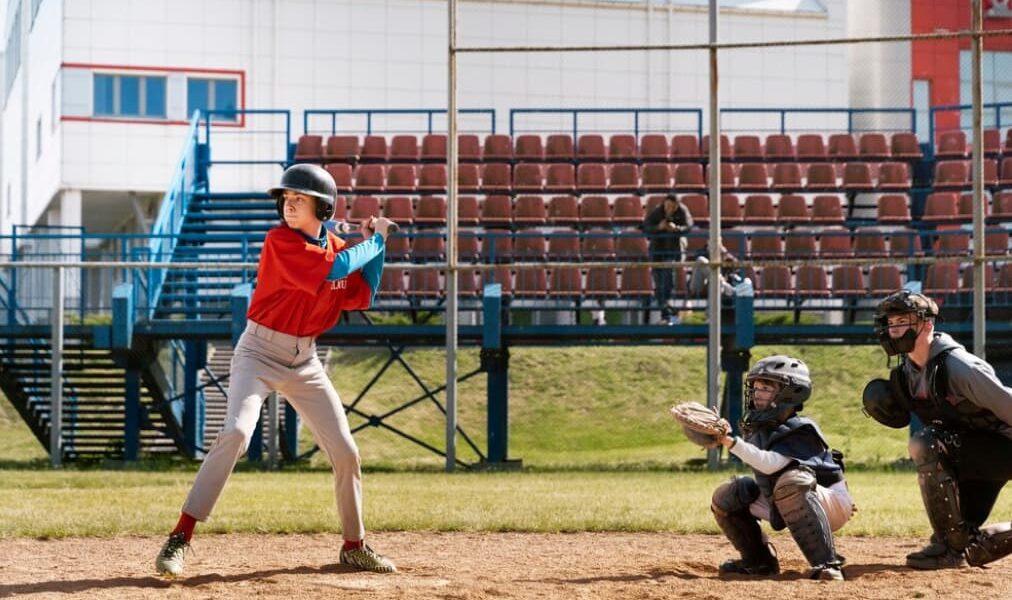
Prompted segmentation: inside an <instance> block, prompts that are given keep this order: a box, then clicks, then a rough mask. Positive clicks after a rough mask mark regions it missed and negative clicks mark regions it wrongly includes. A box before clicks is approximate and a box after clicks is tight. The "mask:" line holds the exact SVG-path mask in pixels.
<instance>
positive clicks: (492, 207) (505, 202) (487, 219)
mask: <svg viewBox="0 0 1012 600" xmlns="http://www.w3.org/2000/svg"><path fill="white" fill-rule="evenodd" d="M479 223H480V224H481V225H482V226H483V227H509V226H510V225H512V224H513V203H512V201H511V200H510V197H509V196H504V195H498V194H497V195H493V196H486V197H485V201H484V202H482V203H481V218H480V219H479Z"/></svg>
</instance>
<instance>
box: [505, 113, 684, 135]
mask: <svg viewBox="0 0 1012 600" xmlns="http://www.w3.org/2000/svg"><path fill="white" fill-rule="evenodd" d="M523 114H568V115H570V116H571V117H572V124H571V126H570V129H571V130H572V132H573V139H574V140H575V139H576V138H577V137H579V134H580V125H579V117H580V115H581V114H629V115H632V117H633V127H632V132H633V135H635V136H636V137H637V138H639V136H640V115H642V114H687V115H695V117H696V136H697V137H700V138H701V137H702V136H703V110H702V109H700V108H511V109H510V136H513V135H514V134H515V133H516V131H517V128H516V117H517V115H523Z"/></svg>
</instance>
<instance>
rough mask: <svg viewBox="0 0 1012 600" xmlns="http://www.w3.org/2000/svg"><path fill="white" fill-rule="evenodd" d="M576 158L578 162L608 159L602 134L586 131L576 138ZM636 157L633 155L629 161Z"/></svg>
mask: <svg viewBox="0 0 1012 600" xmlns="http://www.w3.org/2000/svg"><path fill="white" fill-rule="evenodd" d="M576 160H577V161H579V162H584V161H587V162H604V161H606V160H608V149H607V148H605V146H604V136H602V135H598V134H596V133H588V134H584V135H581V136H580V137H578V138H576ZM635 160H636V159H635V157H633V158H632V159H630V162H634V161H635Z"/></svg>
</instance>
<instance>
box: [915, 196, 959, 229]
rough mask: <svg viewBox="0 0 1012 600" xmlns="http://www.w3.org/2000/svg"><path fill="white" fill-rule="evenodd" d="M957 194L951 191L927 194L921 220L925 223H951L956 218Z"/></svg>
mask: <svg viewBox="0 0 1012 600" xmlns="http://www.w3.org/2000/svg"><path fill="white" fill-rule="evenodd" d="M957 202H958V200H957V196H956V194H954V193H952V192H935V193H933V194H928V199H927V200H926V201H925V202H924V214H923V215H922V216H921V220H922V221H924V222H926V223H953V222H956V221H957V220H958V212H957V210H958V209H957V204H956V203H957Z"/></svg>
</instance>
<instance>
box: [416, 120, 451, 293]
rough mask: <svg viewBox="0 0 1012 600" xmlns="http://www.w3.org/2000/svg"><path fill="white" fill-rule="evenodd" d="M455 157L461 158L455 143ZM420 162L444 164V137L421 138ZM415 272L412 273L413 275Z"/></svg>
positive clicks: (429, 135)
mask: <svg viewBox="0 0 1012 600" xmlns="http://www.w3.org/2000/svg"><path fill="white" fill-rule="evenodd" d="M457 156H458V158H461V159H462V158H463V156H462V153H461V151H460V143H459V142H458V143H457ZM420 158H421V160H422V162H443V163H445V162H446V135H445V134H442V133H429V134H426V135H425V136H423V137H422V152H421V156H420ZM414 272H415V271H412V273H414Z"/></svg>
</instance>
